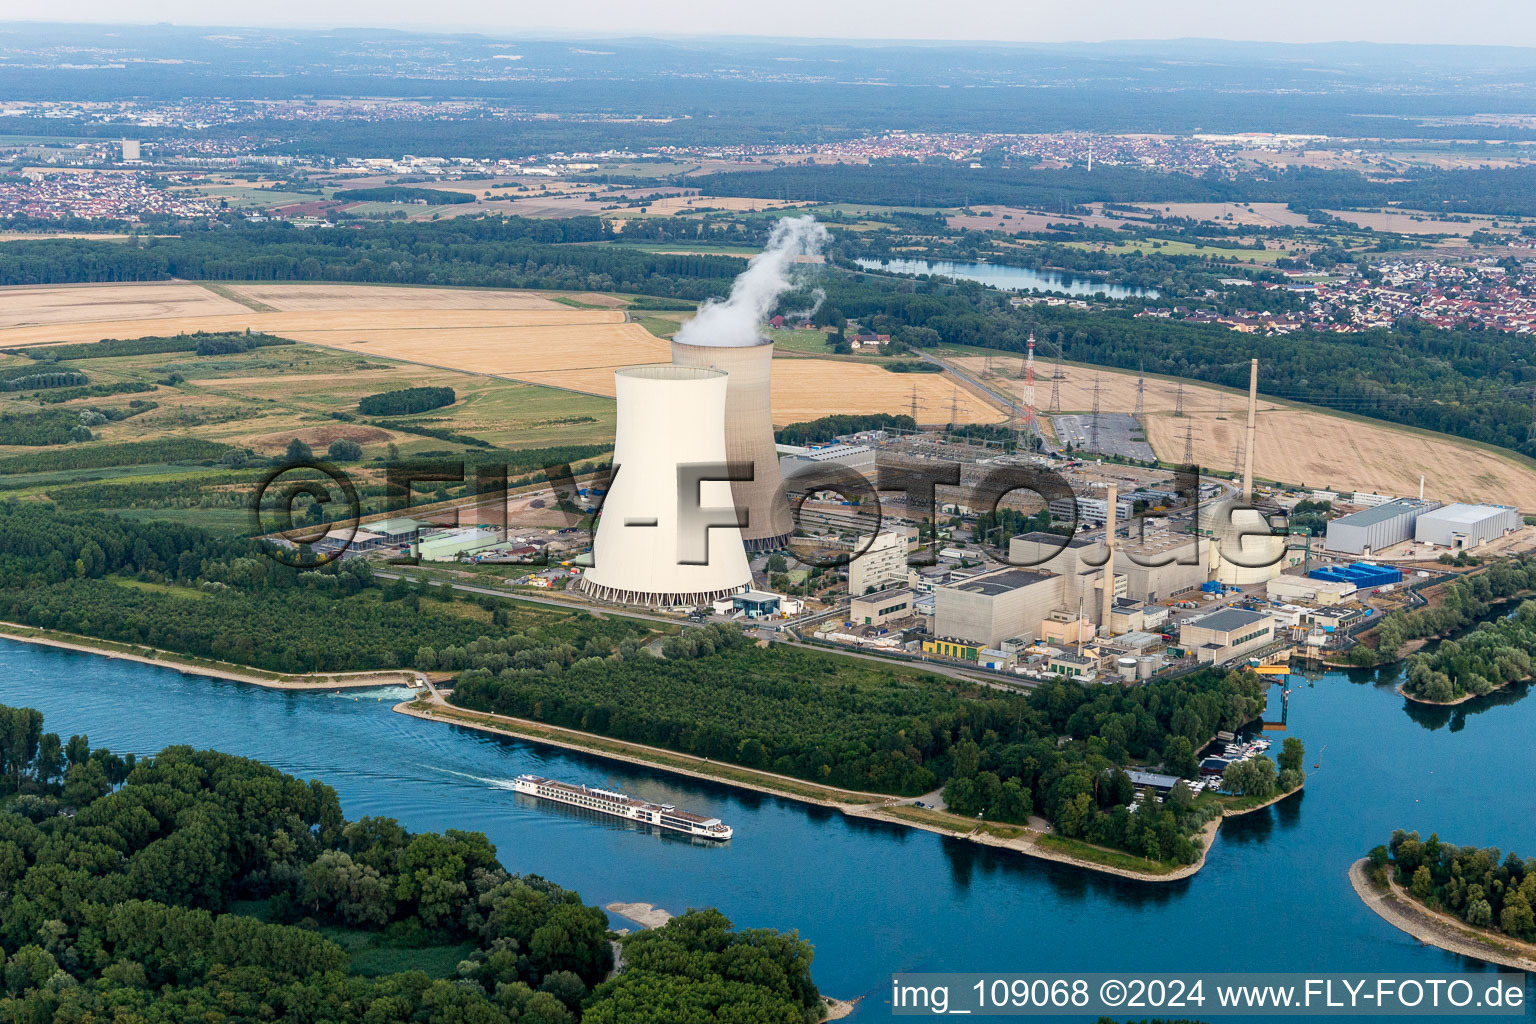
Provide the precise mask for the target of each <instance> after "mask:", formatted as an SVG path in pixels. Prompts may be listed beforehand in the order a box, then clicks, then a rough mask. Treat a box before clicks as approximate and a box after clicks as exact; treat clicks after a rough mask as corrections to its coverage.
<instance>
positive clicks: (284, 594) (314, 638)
mask: <svg viewBox="0 0 1536 1024" xmlns="http://www.w3.org/2000/svg"><path fill="white" fill-rule="evenodd" d="M121 577H132V578H135V579H137V580H139V581H141V582H146V583H156V584H167V586H151V587H130V586H124V585H122V584H120V583H118V582H115V578H121ZM453 597H454V592H453V591H452V590H451V589H450V588H447V587H417V586H414V585H412V584H409V583H405V582H402V581H395V582H393V583H391V584H389V585H387V586H379V585H378V584H376V583H375V582H374V581H373V579H372V575H371V572H370V570H369V569H368V566H367V564H366V563H364V562H362V561H359V560H355V559H348V560H345V561H342V562H331V563H328V564H326V565H324V566H320V567H318V568H315V569H307V570H300V569H294V568H291V567H289V566H287V565H283V564H280V563H279V562H278V561H276V560H275V559H272V558H268V557H265V556H264V555H263V554H262V553H261V546H260V544H259V543H258V542H255V541H238V540H224V539H221V538H216V537H214V536H212V535H210V534H207V533H205V532H203V531H201V530H197V529H194V528H191V527H186V526H179V525H175V524H169V523H164V522H154V523H144V524H140V523H135V522H130V521H127V520H122V519H117V518H113V517H110V516H102V515H99V514H98V515H92V514H83V513H74V512H58V511H53V510H51V509H49V508H48V507H46V506H43V505H39V504H35V503H32V504H21V503H17V502H3V501H0V619H6V620H8V621H12V622H21V623H25V624H27V625H30V626H37V627H41V628H43V629H55V630H61V631H64V632H70V633H80V634H84V635H87V636H95V637H100V638H102V639H105V640H112V641H117V642H121V643H129V644H146V645H149V646H151V647H158V648H162V649H166V650H171V651H176V652H179V653H182V654H188V655H193V656H196V657H202V658H214V659H218V660H222V661H232V662H236V663H239V664H244V665H252V666H255V667H257V668H261V669H266V670H269V671H274V672H309V671H345V670H349V669H376V668H379V669H383V668H399V667H403V666H409V665H411V664H413V663H414V662H415V661H416V659H417V655H418V653H419V651H420V650H421V649H422V648H423V647H426V648H431V649H437V650H443V651H456V650H460V649H474V650H482V651H487V652H488V651H489V650H490V649H491V648H492V647H494V648H495V649H496V651H498V652H501V653H503V655H504V657H505V661H503V662H501V664H506V665H512V666H517V667H524V666H529V665H536V666H544V667H547V666H561V665H568V664H571V663H574V662H575V661H577V660H578V659H580V658H583V657H593V656H597V655H601V654H606V653H607V652H608V651H609V650H611V649H612V648H613V647H614V646H615V645H617V644H619V643H620V642H621V641H624V640H632V639H634V638H637V637H638V638H642V639H644V638H648V637H649V636H650V633H651V630H650V629H649V627H648V626H647V625H646V624H645V623H644V622H642V621H641V620H637V619H627V618H622V617H618V616H607V617H604V618H602V619H598V618H594V617H592V616H590V615H587V614H585V613H581V612H576V611H565V610H563V609H553V608H545V607H542V606H536V605H530V604H523V603H515V602H510V601H505V600H497V599H494V598H489V597H487V598H485V599H484V603H483V604H478V603H477V604H475V605H472V606H468V607H463V608H460V607H450V606H449V605H450V604H451V603H452V600H453ZM491 635H494V637H495V639H494V640H492V639H490V636H491Z"/></svg>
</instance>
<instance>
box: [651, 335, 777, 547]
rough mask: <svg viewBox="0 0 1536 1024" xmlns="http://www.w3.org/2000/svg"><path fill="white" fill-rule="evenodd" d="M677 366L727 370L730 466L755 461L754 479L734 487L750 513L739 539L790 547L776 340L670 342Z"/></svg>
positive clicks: (739, 504)
mask: <svg viewBox="0 0 1536 1024" xmlns="http://www.w3.org/2000/svg"><path fill="white" fill-rule="evenodd" d="M672 362H673V363H674V364H675V365H677V366H702V367H708V368H710V369H714V370H724V371H725V372H726V373H727V374H728V375H729V377H728V379H727V381H726V387H725V455H726V458H727V459H729V460H730V461H731V462H750V463H752V479H751V480H750V481H745V480H738V481H734V482H733V483H732V484H731V495H732V498H733V499H734V500H735V503H736V507H737V508H739V509H746V511H747V525H746V526H744V527H742V530H741V537H742V540H744V541H745V542H746V545H747V550H748V551H767V550H771V549H773V548H781V547H783V546H784V545H785V544H788V543H789V537H790V534H791V533H793V532H794V529H795V524H794V518H793V517H792V516H791V515H790V512H789V502H788V500H786V499H785V497H784V477H783V476H782V475H781V474H780V473H779V451H778V449H777V448H776V447H775V446H774V442H773V416H772V412H771V408H772V407H771V404H770V394H769V388H770V385H771V383H772V378H773V342H771V341H768V340H766V339H765V340H762V341H759V342H758V343H757V344H756V345H752V346H741V345H734V346H724V345H688V344H685V343H683V342H681V341H674V342H672Z"/></svg>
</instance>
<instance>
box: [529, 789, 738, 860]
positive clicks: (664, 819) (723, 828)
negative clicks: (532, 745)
mask: <svg viewBox="0 0 1536 1024" xmlns="http://www.w3.org/2000/svg"><path fill="white" fill-rule="evenodd" d="M512 788H513V789H514V790H515V791H517V792H519V793H526V794H527V795H529V796H536V797H539V798H540V799H542V800H553V801H554V802H555V803H558V804H569V805H571V806H572V807H584V808H586V809H587V810H589V811H597V812H598V813H600V814H611V815H613V816H614V817H615V818H625V819H627V820H629V821H637V822H640V823H641V824H644V825H655V826H656V827H657V828H665V829H671V830H672V831H673V832H682V833H685V834H687V835H690V836H698V837H699V838H700V839H710V840H714V841H715V842H719V843H723V842H725V841H726V840H727V839H729V838H731V835H732V829H731V827H730V826H729V825H727V824H725V823H724V822H722V821H721V820H720V819H719V818H706V817H704V816H703V815H702V814H690V813H689V812H688V811H680V810H678V809H677V808H676V807H674V806H673V805H671V804H653V803H649V802H647V801H645V800H637V799H635V798H634V797H632V796H627V795H625V794H623V793H615V792H613V791H612V790H609V789H593V788H592V787H590V786H573V785H571V784H570V783H568V782H556V781H555V780H554V779H546V778H544V777H543V776H541V775H519V776H518V777H517V778H516V779H514V780H513V783H512Z"/></svg>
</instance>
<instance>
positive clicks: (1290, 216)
mask: <svg viewBox="0 0 1536 1024" xmlns="http://www.w3.org/2000/svg"><path fill="white" fill-rule="evenodd" d="M1138 209H1141V210H1144V211H1146V212H1147V213H1148V214H1159V213H1160V214H1163V215H1164V216H1168V217H1189V218H1190V219H1192V220H1203V221H1209V222H1212V223H1216V224H1253V225H1259V226H1261V227H1301V226H1305V225H1306V223H1307V215H1306V214H1304V213H1296V212H1294V211H1293V210H1291V209H1289V208H1287V206H1286V205H1285V204H1284V203H1248V204H1244V203H1160V204H1157V205H1150V204H1149V205H1146V206H1138ZM1229 215H1230V216H1231V220H1228V219H1227V218H1228V216H1229Z"/></svg>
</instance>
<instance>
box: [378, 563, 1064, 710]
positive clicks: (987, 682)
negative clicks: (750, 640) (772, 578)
mask: <svg viewBox="0 0 1536 1024" xmlns="http://www.w3.org/2000/svg"><path fill="white" fill-rule="evenodd" d="M373 574H374V575H375V576H377V577H379V578H381V579H386V580H399V579H410V580H416V581H418V582H423V581H424V582H426V583H428V584H429V585H431V586H434V587H441V586H450V587H452V588H453V589H454V590H458V591H462V592H463V593H466V594H489V595H490V596H492V597H504V598H509V599H511V600H514V601H527V602H529V603H531V604H544V605H551V606H553V607H556V608H564V609H565V610H566V611H585V612H591V613H592V614H593V615H594V616H596V617H597V618H603V617H604V616H607V615H615V616H619V617H620V618H631V619H644V620H646V621H648V622H663V623H666V624H667V625H669V626H684V625H688V624H689V623H687V622H685V621H683V620H681V619H677V618H669V617H667V616H663V615H649V614H646V613H645V612H632V611H622V612H620V611H609V610H607V609H603V610H599V609H596V608H593V607H590V606H586V605H580V604H576V603H575V602H573V601H561V600H559V599H558V598H553V597H538V596H535V595H532V594H509V593H507V591H505V590H498V589H496V588H495V587H482V586H477V585H476V584H473V583H445V582H444V581H442V580H436V579H424V578H423V577H420V576H416V575H414V574H409V573H402V572H400V571H399V570H389V569H374V570H373ZM769 639H770V640H771V641H772V642H774V643H780V644H787V645H789V646H791V647H802V648H805V649H806V650H812V651H820V652H822V653H823V654H840V655H842V656H844V657H847V658H859V659H862V660H864V661H878V662H880V663H881V664H884V665H906V666H908V667H911V668H915V669H918V670H920V671H923V672H932V673H934V674H935V675H942V676H949V677H951V678H954V679H960V680H963V681H965V682H968V683H980V684H982V685H983V686H990V687H992V688H993V689H997V690H1008V691H1018V690H1021V689H1032V688H1033V687H1035V686H1038V685H1039V684H1038V683H1036V682H1034V681H1032V680H1027V679H1020V680H1019V681H1018V682H1017V683H1014V682H1012V681H1006V680H1001V679H989V678H987V677H986V676H983V675H977V674H973V673H970V672H967V671H965V670H964V669H963V668H961V667H960V666H953V665H946V664H943V663H940V662H933V661H922V660H919V659H916V658H886V657H882V656H881V655H878V654H870V653H867V652H865V651H853V650H843V649H841V648H834V647H824V646H822V645H821V644H811V643H806V642H804V641H801V640H794V639H791V638H790V636H789V634H787V633H772V634H770V635H769Z"/></svg>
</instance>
